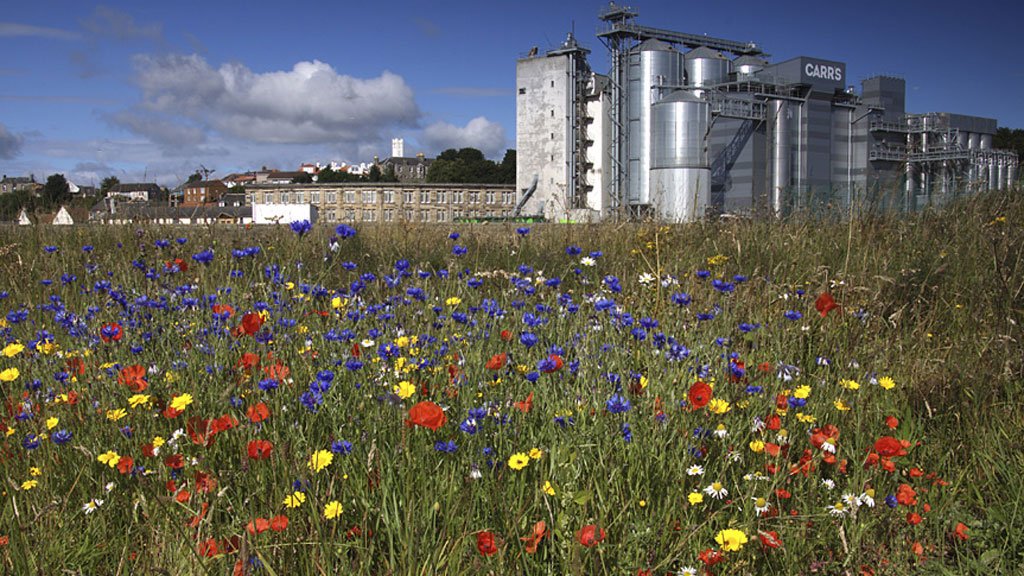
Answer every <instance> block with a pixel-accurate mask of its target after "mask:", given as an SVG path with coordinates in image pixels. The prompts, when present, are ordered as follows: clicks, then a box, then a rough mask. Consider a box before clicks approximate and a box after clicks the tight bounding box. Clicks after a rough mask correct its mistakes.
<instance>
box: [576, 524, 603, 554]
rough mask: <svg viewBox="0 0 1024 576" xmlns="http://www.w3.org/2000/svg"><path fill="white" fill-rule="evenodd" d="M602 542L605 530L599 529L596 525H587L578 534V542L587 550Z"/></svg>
mask: <svg viewBox="0 0 1024 576" xmlns="http://www.w3.org/2000/svg"><path fill="white" fill-rule="evenodd" d="M602 540H604V529H603V528H598V527H597V526H596V525H594V524H587V525H586V526H584V527H583V528H580V531H579V532H577V533H576V541H577V542H579V543H580V544H582V545H583V546H584V547H585V548H590V547H593V546H597V545H598V544H599V543H600V542H601V541H602Z"/></svg>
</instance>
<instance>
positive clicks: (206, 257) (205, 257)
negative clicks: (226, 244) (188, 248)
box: [192, 248, 213, 265]
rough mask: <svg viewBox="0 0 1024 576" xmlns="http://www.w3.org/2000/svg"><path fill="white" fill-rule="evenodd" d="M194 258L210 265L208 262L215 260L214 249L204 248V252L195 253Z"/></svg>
mask: <svg viewBox="0 0 1024 576" xmlns="http://www.w3.org/2000/svg"><path fill="white" fill-rule="evenodd" d="M192 259H193V260H195V261H196V262H198V263H200V264H207V265H208V264H210V262H213V250H210V249H209V248H207V249H206V250H203V251H202V252H198V253H196V254H193V255H192Z"/></svg>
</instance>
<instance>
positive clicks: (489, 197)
mask: <svg viewBox="0 0 1024 576" xmlns="http://www.w3.org/2000/svg"><path fill="white" fill-rule="evenodd" d="M486 196H487V200H486V202H487V203H488V204H494V190H488V191H487V193H486Z"/></svg>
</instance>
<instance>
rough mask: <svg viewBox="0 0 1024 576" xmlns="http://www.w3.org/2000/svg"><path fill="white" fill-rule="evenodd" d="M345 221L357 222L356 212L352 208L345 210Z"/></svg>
mask: <svg viewBox="0 0 1024 576" xmlns="http://www.w3.org/2000/svg"><path fill="white" fill-rule="evenodd" d="M345 220H346V221H348V222H355V221H356V211H355V210H354V209H352V208H349V209H347V210H345Z"/></svg>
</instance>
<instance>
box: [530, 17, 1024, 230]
mask: <svg viewBox="0 0 1024 576" xmlns="http://www.w3.org/2000/svg"><path fill="white" fill-rule="evenodd" d="M599 17H600V19H601V21H602V22H603V23H604V29H603V30H602V31H601V32H599V33H598V37H599V38H600V40H601V41H602V43H603V44H604V46H605V47H606V48H607V50H608V54H609V61H610V66H611V70H609V72H608V74H606V75H605V74H598V73H595V72H594V71H592V70H591V67H590V65H589V63H588V55H589V50H587V49H585V48H583V47H582V46H581V45H580V44H579V42H578V41H577V40H576V38H575V37H573V36H572V35H571V34H570V35H569V36H568V38H567V39H566V41H565V42H564V43H563V44H562V45H561V46H560V47H559V48H557V49H555V50H551V51H549V52H546V53H538V51H537V50H536V49H534V50H531V52H530V55H528V56H527V57H525V58H522V59H520V60H518V62H517V64H516V86H517V96H516V98H517V100H516V103H517V104H516V149H517V154H518V165H517V175H516V176H517V178H516V186H517V190H518V194H519V198H520V199H519V206H520V213H521V214H523V215H543V216H544V217H545V218H548V219H551V220H566V219H567V220H573V221H583V220H599V219H606V218H637V217H639V218H646V217H650V218H658V219H664V220H668V221H689V220H694V219H697V218H701V217H703V216H705V215H707V214H716V213H738V214H774V215H778V216H781V215H786V214H790V213H793V212H794V211H804V210H815V209H818V208H821V207H828V208H836V207H841V208H858V209H859V208H869V209H872V208H875V209H886V210H916V209H920V208H922V207H925V206H929V205H936V204H942V203H944V202H946V201H948V200H949V199H951V198H954V197H956V196H958V195H962V194H969V193H974V192H977V191H980V190H992V189H1002V188H1008V187H1010V186H1011V185H1012V183H1014V182H1015V181H1016V178H1017V167H1018V158H1017V156H1016V154H1015V153H1013V152H1011V151H1005V150H995V149H993V148H992V137H993V135H994V134H995V132H996V120H994V119H990V118H979V117H974V116H965V115H960V114H952V113H946V112H938V113H926V114H911V113H907V111H906V110H905V100H906V86H905V82H904V80H903V79H901V78H896V77H890V76H876V77H872V78H868V79H867V80H864V81H863V82H862V83H861V87H860V91H859V92H858V90H857V89H856V87H854V86H849V85H848V84H847V78H848V76H847V71H846V64H845V63H843V62H837V61H833V60H828V59H823V58H814V57H807V56H801V57H797V58H792V59H789V60H785V61H781V62H775V63H773V62H771V60H770V55H769V54H767V53H765V52H764V51H763V50H762V49H761V47H760V46H758V45H757V44H755V43H749V42H736V41H733V40H726V39H721V38H713V37H708V36H705V35H697V34H687V33H682V32H674V31H670V30H663V29H658V28H651V27H648V26H642V25H640V24H637V22H636V19H637V17H638V13H637V11H635V10H633V9H632V8H629V7H625V6H617V5H615V4H614V3H612V4H609V6H608V7H606V9H604V10H603V11H602V12H601V13H600V15H599Z"/></svg>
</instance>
